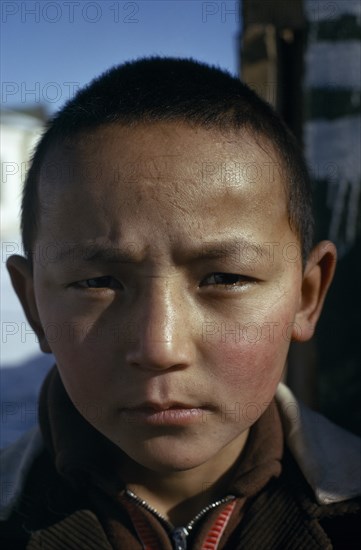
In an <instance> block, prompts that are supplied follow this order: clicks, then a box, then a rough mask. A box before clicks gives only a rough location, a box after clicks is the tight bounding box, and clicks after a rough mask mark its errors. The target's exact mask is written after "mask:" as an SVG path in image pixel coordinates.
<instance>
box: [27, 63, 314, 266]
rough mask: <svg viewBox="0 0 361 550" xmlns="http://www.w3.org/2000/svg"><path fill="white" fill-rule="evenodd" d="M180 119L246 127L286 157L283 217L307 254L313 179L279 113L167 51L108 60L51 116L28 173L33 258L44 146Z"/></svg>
mask: <svg viewBox="0 0 361 550" xmlns="http://www.w3.org/2000/svg"><path fill="white" fill-rule="evenodd" d="M157 121H184V122H188V123H189V124H192V125H195V126H202V127H205V128H217V129H220V130H222V131H229V130H238V129H240V130H241V129H246V130H250V131H251V132H252V133H253V134H254V135H255V137H257V136H258V137H260V138H264V137H265V138H266V139H268V140H269V141H270V142H271V143H272V144H273V147H274V149H275V151H276V152H277V153H278V155H279V158H280V163H281V164H282V165H283V166H282V168H283V173H284V178H283V180H284V181H283V183H284V187H285V190H286V197H287V209H288V219H289V224H290V227H291V229H292V230H293V231H294V232H295V233H296V235H297V236H298V239H299V241H300V244H301V249H302V257H303V260H304V261H305V260H306V259H307V257H308V255H309V253H310V250H311V248H312V243H313V225H314V223H313V214H312V200H311V185H310V179H309V175H308V170H307V167H306V163H305V161H304V158H303V155H302V152H301V150H300V147H299V145H298V143H297V141H296V139H295V137H294V136H293V134H292V133H291V132H290V131H289V129H288V128H287V127H286V125H285V124H284V123H283V121H282V120H281V118H280V117H279V115H278V114H277V113H276V112H275V111H274V109H273V108H272V107H271V106H270V105H269V104H268V103H266V102H265V101H263V100H262V99H261V98H259V97H258V96H257V94H256V93H255V92H253V91H252V90H251V89H250V88H249V87H248V86H246V85H245V84H244V83H242V82H241V81H240V80H239V79H238V78H236V77H234V76H232V75H231V74H229V73H227V72H225V71H223V70H220V69H219V68H216V67H212V66H209V65H206V64H204V63H200V62H198V61H194V60H192V59H179V58H169V57H147V58H142V59H138V60H135V61H130V62H127V63H124V64H122V65H119V66H116V67H113V68H111V69H110V70H108V71H106V72H105V73H103V74H102V75H100V76H99V77H98V78H96V79H94V80H93V81H91V82H90V84H88V85H87V86H86V87H84V88H83V89H81V90H79V91H78V93H77V94H76V95H75V96H74V98H72V99H71V100H69V101H68V103H67V104H66V105H65V106H64V107H63V108H62V109H61V110H60V111H59V112H58V113H56V114H55V116H54V117H53V118H51V119H50V120H49V122H48V124H47V127H46V129H45V132H44V134H43V136H42V138H41V139H40V141H39V143H38V145H37V147H36V149H35V152H34V155H33V157H32V161H31V165H30V168H29V171H28V174H27V177H26V180H25V185H24V190H23V198H22V210H21V231H22V240H23V247H24V251H25V255H26V256H27V258H28V259H29V260H30V261H31V256H32V247H33V246H34V243H35V240H36V234H37V229H38V220H39V216H40V208H39V206H40V205H39V198H38V180H39V174H40V170H41V168H42V165H43V163H44V159H45V157H46V155H47V153H48V152H49V150H50V149H51V148H52V147H54V146H56V144H59V143H62V142H63V141H65V140H66V139H68V138H74V137H76V136H77V135H79V134H81V133H82V132H85V131H89V130H92V129H96V128H97V127H99V126H101V125H104V124H113V123H122V124H124V125H134V124H139V123H152V122H157Z"/></svg>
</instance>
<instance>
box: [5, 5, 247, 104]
mask: <svg viewBox="0 0 361 550" xmlns="http://www.w3.org/2000/svg"><path fill="white" fill-rule="evenodd" d="M1 26H2V36H1V79H2V98H1V99H2V104H3V106H5V107H8V108H14V107H20V108H26V107H30V106H32V105H34V104H35V105H39V104H44V103H46V104H47V110H48V111H49V112H52V111H54V110H56V109H58V108H59V107H60V106H61V105H62V104H63V103H64V101H66V100H67V99H68V98H69V96H71V95H72V94H73V93H74V91H76V89H77V88H78V87H79V86H82V85H84V84H85V83H87V82H88V81H89V80H91V79H92V78H93V77H94V76H96V75H98V74H100V73H101V72H102V71H104V70H105V69H107V68H109V67H110V66H112V65H115V64H118V63H121V62H123V61H125V60H129V59H134V58H136V57H140V56H144V55H156V54H160V55H173V56H180V57H189V56H191V57H194V58H196V59H199V60H201V61H205V62H208V63H212V64H215V65H219V66H220V67H222V68H224V69H227V70H229V71H230V72H232V73H233V74H237V72H238V51H237V50H238V47H237V46H238V40H239V33H240V29H241V22H240V13H239V3H238V1H234V0H228V1H219V2H218V1H207V2H206V1H203V0H137V1H135V2H130V1H115V0H113V1H107V0H105V1H104V0H99V1H98V2H90V1H87V0H77V1H71V0H70V1H65V0H64V1H62V0H58V1H47V0H45V1H40V2H39V1H27V2H24V1H19V2H14V1H4V0H3V1H2V2H1Z"/></svg>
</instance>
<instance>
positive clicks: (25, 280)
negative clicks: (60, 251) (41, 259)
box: [6, 255, 52, 353]
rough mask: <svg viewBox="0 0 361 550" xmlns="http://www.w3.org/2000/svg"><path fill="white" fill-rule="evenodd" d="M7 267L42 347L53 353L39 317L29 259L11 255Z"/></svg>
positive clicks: (43, 349) (46, 351) (45, 351)
mask: <svg viewBox="0 0 361 550" xmlns="http://www.w3.org/2000/svg"><path fill="white" fill-rule="evenodd" d="M6 267H7V268H8V271H9V274H10V278H11V282H12V285H13V287H14V290H15V292H16V294H17V295H18V298H19V300H20V302H21V305H22V306H23V310H24V313H25V315H26V318H27V320H28V321H29V324H30V326H31V328H32V329H33V330H34V332H35V334H36V335H37V337H38V339H39V344H40V349H41V350H42V351H43V352H44V353H52V351H51V349H50V347H49V344H48V342H47V340H46V337H45V333H44V330H43V327H42V324H41V321H40V318H39V313H38V308H37V305H36V299H35V293H34V280H33V273H32V270H31V266H30V264H29V261H28V260H27V259H26V258H23V257H22V256H18V255H14V256H10V258H9V259H8V260H7V262H6Z"/></svg>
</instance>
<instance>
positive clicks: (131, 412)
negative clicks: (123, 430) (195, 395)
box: [121, 402, 209, 426]
mask: <svg viewBox="0 0 361 550" xmlns="http://www.w3.org/2000/svg"><path fill="white" fill-rule="evenodd" d="M207 411H208V412H209V409H208V408H206V407H200V406H197V405H190V404H185V403H176V402H169V403H153V402H146V403H142V404H140V405H138V406H135V407H130V408H127V409H122V410H121V414H122V416H123V418H124V420H126V421H127V422H129V423H135V424H146V425H150V426H186V425H189V424H197V423H200V422H202V421H204V415H205V413H206V412H207Z"/></svg>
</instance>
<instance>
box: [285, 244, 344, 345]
mask: <svg viewBox="0 0 361 550" xmlns="http://www.w3.org/2000/svg"><path fill="white" fill-rule="evenodd" d="M336 260H337V252H336V247H335V245H334V244H333V243H332V242H331V241H321V242H320V243H318V245H317V246H316V247H315V248H314V249H313V250H312V252H311V254H310V256H309V259H308V261H307V264H306V267H305V270H304V274H303V281H302V289H301V298H300V307H299V310H298V312H297V314H296V317H295V324H294V327H295V328H294V331H293V333H292V339H293V340H294V341H297V342H306V341H307V340H309V339H310V338H311V337H312V336H313V333H314V331H315V328H316V324H317V321H318V318H319V316H320V314H321V311H322V306H323V303H324V300H325V298H326V294H327V291H328V288H329V286H330V284H331V282H332V279H333V275H334V273H335V268H336Z"/></svg>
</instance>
